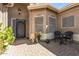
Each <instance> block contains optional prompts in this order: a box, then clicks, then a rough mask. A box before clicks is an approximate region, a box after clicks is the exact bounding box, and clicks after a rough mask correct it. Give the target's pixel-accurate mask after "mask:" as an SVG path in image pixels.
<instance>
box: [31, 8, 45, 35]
mask: <svg viewBox="0 0 79 59" xmlns="http://www.w3.org/2000/svg"><path fill="white" fill-rule="evenodd" d="M29 14H30V18H29V20H30V32H29V34H30V33H32V32H35V26H34V18H35V17H36V16H40V15H43V16H44V23H45V16H46V15H45V10H44V9H38V10H30V11H29ZM43 27H44V26H43Z"/></svg>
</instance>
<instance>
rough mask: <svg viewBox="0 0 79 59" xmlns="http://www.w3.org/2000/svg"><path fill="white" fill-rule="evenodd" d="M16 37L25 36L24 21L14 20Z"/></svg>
mask: <svg viewBox="0 0 79 59" xmlns="http://www.w3.org/2000/svg"><path fill="white" fill-rule="evenodd" d="M16 37H17V38H24V37H26V21H25V20H16Z"/></svg>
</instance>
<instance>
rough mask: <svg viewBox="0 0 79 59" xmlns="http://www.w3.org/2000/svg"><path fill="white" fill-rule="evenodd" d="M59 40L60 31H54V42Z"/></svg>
mask: <svg viewBox="0 0 79 59" xmlns="http://www.w3.org/2000/svg"><path fill="white" fill-rule="evenodd" d="M60 39H61V32H60V31H55V32H54V40H55V41H58V40H60Z"/></svg>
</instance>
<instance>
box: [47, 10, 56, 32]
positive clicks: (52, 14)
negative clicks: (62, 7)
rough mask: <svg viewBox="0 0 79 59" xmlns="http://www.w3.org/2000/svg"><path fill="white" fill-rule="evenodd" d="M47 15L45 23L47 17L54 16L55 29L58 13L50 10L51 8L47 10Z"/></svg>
mask: <svg viewBox="0 0 79 59" xmlns="http://www.w3.org/2000/svg"><path fill="white" fill-rule="evenodd" d="M46 15H47V17H46V21H47V24H48V25H49V17H50V16H51V17H55V24H56V30H57V21H58V16H57V15H58V14H57V13H56V12H54V11H51V10H47V14H46ZM48 31H49V27H48Z"/></svg>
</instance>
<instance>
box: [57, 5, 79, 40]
mask: <svg viewBox="0 0 79 59" xmlns="http://www.w3.org/2000/svg"><path fill="white" fill-rule="evenodd" d="M68 16H74V17H75V21H76V22H75V27H73V28H62V27H61V24H62V23H61V22H62V21H61V19H62V17H68ZM58 30H60V31H61V30H63V31H73V32H74V36H73V38H74V40H75V41H79V6H77V7H75V8H72V9H70V10H67V11H65V12H62V13H60V14H58Z"/></svg>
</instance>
